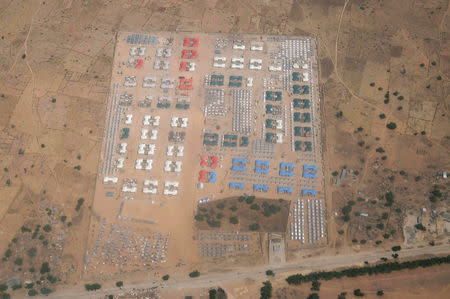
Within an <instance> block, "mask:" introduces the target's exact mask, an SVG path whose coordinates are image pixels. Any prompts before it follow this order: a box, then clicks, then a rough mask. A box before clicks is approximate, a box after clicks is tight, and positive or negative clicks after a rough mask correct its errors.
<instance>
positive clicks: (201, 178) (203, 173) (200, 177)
mask: <svg viewBox="0 0 450 299" xmlns="http://www.w3.org/2000/svg"><path fill="white" fill-rule="evenodd" d="M206 174H207V172H206V171H204V170H200V172H199V173H198V180H199V181H200V182H202V183H204V182H206Z"/></svg>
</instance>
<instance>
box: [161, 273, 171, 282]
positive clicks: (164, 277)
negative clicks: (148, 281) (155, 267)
mask: <svg viewBox="0 0 450 299" xmlns="http://www.w3.org/2000/svg"><path fill="white" fill-rule="evenodd" d="M169 278H170V276H169V274H166V275H164V276H163V277H162V280H164V281H167V280H169Z"/></svg>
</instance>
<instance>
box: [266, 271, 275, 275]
mask: <svg viewBox="0 0 450 299" xmlns="http://www.w3.org/2000/svg"><path fill="white" fill-rule="evenodd" d="M266 275H267V276H275V273H274V272H273V271H272V270H267V271H266Z"/></svg>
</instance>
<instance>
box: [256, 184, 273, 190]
mask: <svg viewBox="0 0 450 299" xmlns="http://www.w3.org/2000/svg"><path fill="white" fill-rule="evenodd" d="M253 190H254V191H264V192H267V191H268V190H269V187H267V185H262V184H254V185H253Z"/></svg>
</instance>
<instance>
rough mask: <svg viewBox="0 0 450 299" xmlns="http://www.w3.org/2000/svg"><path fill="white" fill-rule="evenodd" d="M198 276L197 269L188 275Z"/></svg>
mask: <svg viewBox="0 0 450 299" xmlns="http://www.w3.org/2000/svg"><path fill="white" fill-rule="evenodd" d="M199 276H200V272H199V271H198V270H195V271H192V272H191V273H189V277H191V278H194V277H199Z"/></svg>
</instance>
